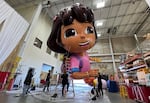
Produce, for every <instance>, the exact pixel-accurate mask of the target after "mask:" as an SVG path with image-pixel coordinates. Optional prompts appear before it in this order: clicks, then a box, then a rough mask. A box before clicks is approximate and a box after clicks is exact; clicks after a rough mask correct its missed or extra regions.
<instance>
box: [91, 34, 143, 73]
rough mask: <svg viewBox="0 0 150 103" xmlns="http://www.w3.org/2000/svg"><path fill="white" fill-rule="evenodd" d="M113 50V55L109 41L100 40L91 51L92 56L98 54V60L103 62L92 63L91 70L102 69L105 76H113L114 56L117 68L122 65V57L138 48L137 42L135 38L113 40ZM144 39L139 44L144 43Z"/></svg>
mask: <svg viewBox="0 0 150 103" xmlns="http://www.w3.org/2000/svg"><path fill="white" fill-rule="evenodd" d="M111 41H112V48H113V54H111V50H110V45H109V40H108V39H101V40H98V41H97V43H96V45H95V46H94V47H93V48H92V49H90V50H89V51H88V52H89V55H90V54H96V53H98V54H97V55H96V56H97V57H98V58H101V60H102V61H101V62H99V63H91V68H100V71H101V72H102V73H105V74H113V72H114V67H113V60H112V55H113V56H114V58H115V65H116V68H118V66H119V65H120V59H119V57H120V55H121V54H126V53H127V52H130V51H132V50H133V49H135V48H136V41H135V39H134V37H124V38H121V37H120V38H112V39H111ZM142 41H143V39H141V38H139V42H142ZM102 54H103V55H102Z"/></svg>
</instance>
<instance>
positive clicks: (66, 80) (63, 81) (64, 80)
mask: <svg viewBox="0 0 150 103" xmlns="http://www.w3.org/2000/svg"><path fill="white" fill-rule="evenodd" d="M61 78H62V96H64V88H65V85H67V92H68V89H69V80H68V74H67V72H66V70H64V73H63V74H62V75H61Z"/></svg>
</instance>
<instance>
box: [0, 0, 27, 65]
mask: <svg viewBox="0 0 150 103" xmlns="http://www.w3.org/2000/svg"><path fill="white" fill-rule="evenodd" d="M28 26H29V23H28V22H27V21H26V20H25V19H24V18H23V17H22V16H20V15H19V14H18V13H17V12H16V11H15V10H14V9H13V8H12V7H11V6H9V5H8V4H7V3H6V2H5V1H1V0H0V65H1V64H2V63H3V62H4V61H5V60H6V59H7V57H8V56H9V55H10V54H11V52H12V51H13V50H14V48H15V47H16V45H17V44H18V42H19V41H20V40H21V38H22V36H23V35H24V34H25V32H26V30H27V28H28Z"/></svg>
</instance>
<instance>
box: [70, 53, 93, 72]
mask: <svg viewBox="0 0 150 103" xmlns="http://www.w3.org/2000/svg"><path fill="white" fill-rule="evenodd" d="M81 64H82V66H81V68H80V65H81ZM70 67H71V68H80V71H81V72H86V71H89V70H90V61H89V57H88V55H85V56H79V55H71V56H70Z"/></svg>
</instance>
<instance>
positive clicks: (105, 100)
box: [0, 85, 136, 103]
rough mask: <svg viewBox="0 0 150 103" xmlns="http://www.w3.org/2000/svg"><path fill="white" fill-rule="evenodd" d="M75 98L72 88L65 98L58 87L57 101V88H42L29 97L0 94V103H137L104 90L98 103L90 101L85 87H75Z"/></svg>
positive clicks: (8, 93)
mask: <svg viewBox="0 0 150 103" xmlns="http://www.w3.org/2000/svg"><path fill="white" fill-rule="evenodd" d="M74 89H75V96H73V92H72V88H71V87H70V88H69V92H68V93H67V94H66V96H65V97H62V95H61V86H58V88H57V91H56V92H57V93H58V97H57V98H56V99H51V96H52V95H53V93H54V92H55V87H51V88H50V92H47V93H43V92H42V88H38V89H36V91H32V92H31V93H30V94H29V95H28V96H25V97H22V96H19V95H20V94H21V92H22V90H13V91H6V92H0V103H54V102H55V103H136V102H135V101H132V100H129V99H126V98H122V97H120V95H119V93H110V92H108V91H107V90H104V95H103V96H101V97H98V98H97V100H96V101H91V100H89V99H90V98H91V96H90V90H91V87H89V86H83V85H75V87H74Z"/></svg>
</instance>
